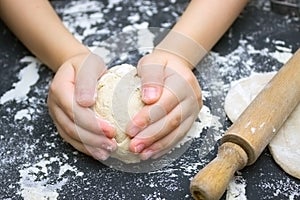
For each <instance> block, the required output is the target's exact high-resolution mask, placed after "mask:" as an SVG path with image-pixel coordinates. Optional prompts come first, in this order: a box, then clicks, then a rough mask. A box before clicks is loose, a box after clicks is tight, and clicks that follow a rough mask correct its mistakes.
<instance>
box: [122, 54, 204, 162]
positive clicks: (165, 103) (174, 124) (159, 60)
mask: <svg viewBox="0 0 300 200" xmlns="http://www.w3.org/2000/svg"><path fill="white" fill-rule="evenodd" d="M138 73H139V76H141V78H142V99H143V101H144V102H145V103H146V104H147V105H146V106H145V107H144V108H143V109H142V110H141V111H140V112H139V113H138V114H137V115H136V116H134V118H133V120H132V122H131V123H130V124H129V125H128V129H127V132H128V135H130V136H131V137H133V139H132V141H131V144H130V149H131V151H133V152H140V153H141V158H142V159H144V160H146V159H148V158H150V157H151V158H157V157H159V156H161V155H163V154H165V153H167V152H168V151H169V150H170V149H171V148H173V147H174V145H176V144H177V143H178V142H179V141H180V140H181V139H182V138H183V137H184V136H185V135H186V133H187V132H188V130H189V129H190V127H191V126H192V124H193V123H194V121H195V119H196V117H197V115H198V113H199V111H200V108H201V107H202V95H201V88H200V86H199V83H198V81H197V79H196V77H195V76H194V74H193V73H192V71H191V65H190V64H189V63H188V62H186V61H185V60H184V59H182V58H180V57H178V56H176V55H175V54H172V53H168V52H165V51H162V50H154V52H153V53H151V54H149V55H147V56H145V57H143V58H142V59H141V60H140V62H139V64H138Z"/></svg>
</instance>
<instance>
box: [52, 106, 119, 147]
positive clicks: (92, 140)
mask: <svg viewBox="0 0 300 200" xmlns="http://www.w3.org/2000/svg"><path fill="white" fill-rule="evenodd" d="M53 112H54V113H53V114H54V116H55V117H54V119H55V121H56V124H57V126H59V127H62V128H61V131H62V132H63V133H64V134H66V135H67V136H68V138H71V139H72V140H76V141H78V142H80V143H83V144H84V145H88V146H93V147H98V148H102V149H105V150H108V151H114V150H115V149H116V148H117V146H116V143H115V142H113V141H112V140H111V139H110V138H108V137H106V135H104V134H98V135H97V134H94V133H91V132H89V131H87V130H85V129H83V128H82V127H80V126H78V125H77V124H74V122H73V121H72V120H70V119H69V118H68V117H67V116H66V115H65V114H64V112H63V111H62V110H61V109H60V108H56V109H55V110H53Z"/></svg>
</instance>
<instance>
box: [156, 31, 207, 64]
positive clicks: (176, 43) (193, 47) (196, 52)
mask: <svg viewBox="0 0 300 200" xmlns="http://www.w3.org/2000/svg"><path fill="white" fill-rule="evenodd" d="M154 50H160V51H165V52H169V53H172V54H174V55H176V56H178V57H180V58H182V59H184V60H185V61H186V62H188V63H189V64H190V66H191V68H193V67H195V66H196V65H197V64H198V63H199V62H200V60H202V59H203V57H204V56H205V55H206V54H207V51H206V50H205V48H204V47H202V46H201V44H198V43H197V42H196V41H195V40H193V39H192V38H190V37H188V36H186V35H184V34H183V33H180V32H177V31H173V30H172V31H170V32H169V33H168V34H167V35H166V37H165V38H164V39H163V40H162V41H161V42H160V43H159V44H158V45H157V46H156V47H155V48H154Z"/></svg>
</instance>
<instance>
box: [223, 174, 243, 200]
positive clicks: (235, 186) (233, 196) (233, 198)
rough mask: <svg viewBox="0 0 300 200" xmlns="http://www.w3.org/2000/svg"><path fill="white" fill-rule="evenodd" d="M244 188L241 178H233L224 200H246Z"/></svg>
mask: <svg viewBox="0 0 300 200" xmlns="http://www.w3.org/2000/svg"><path fill="white" fill-rule="evenodd" d="M246 186H247V185H246V180H245V179H244V178H243V177H242V176H234V177H233V179H232V180H231V181H230V183H229V185H228V187H227V192H226V200H247V197H246Z"/></svg>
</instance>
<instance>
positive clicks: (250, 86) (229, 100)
mask: <svg viewBox="0 0 300 200" xmlns="http://www.w3.org/2000/svg"><path fill="white" fill-rule="evenodd" d="M275 74H276V72H271V73H265V74H253V75H251V76H250V77H247V78H243V79H240V80H238V81H236V82H234V83H233V84H232V86H231V89H230V90H229V92H228V94H227V96H226V98H225V105H224V107H225V112H226V113H227V116H228V117H229V119H230V120H231V121H233V122H234V121H235V120H236V119H237V118H238V117H239V115H240V114H241V113H242V112H243V111H244V109H245V108H246V107H247V106H248V105H249V104H250V103H251V101H252V100H253V99H254V98H255V97H256V95H257V94H258V93H259V92H260V91H261V90H262V89H263V88H264V86H265V85H266V84H267V83H268V82H269V81H270V80H271V79H272V77H273V76H274V75H275ZM278 98H279V97H278ZM281 98H284V97H281ZM299 146H300V105H298V106H297V108H296V109H295V110H294V112H293V113H292V114H291V115H290V117H289V118H288V119H287V121H286V122H285V123H284V125H283V126H282V127H281V128H280V130H279V131H278V133H277V134H276V136H275V137H274V138H273V139H272V141H271V142H270V144H269V149H270V151H271V154H272V156H273V158H274V160H275V161H276V163H277V164H278V165H280V166H281V168H282V169H283V170H284V171H285V172H287V173H288V174H290V175H292V176H294V177H296V178H298V179H300V167H299V166H300V148H299Z"/></svg>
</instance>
